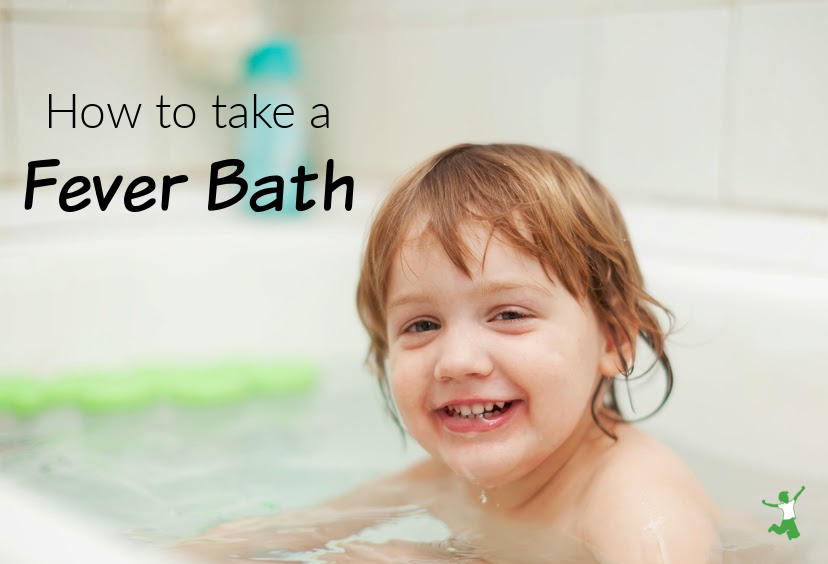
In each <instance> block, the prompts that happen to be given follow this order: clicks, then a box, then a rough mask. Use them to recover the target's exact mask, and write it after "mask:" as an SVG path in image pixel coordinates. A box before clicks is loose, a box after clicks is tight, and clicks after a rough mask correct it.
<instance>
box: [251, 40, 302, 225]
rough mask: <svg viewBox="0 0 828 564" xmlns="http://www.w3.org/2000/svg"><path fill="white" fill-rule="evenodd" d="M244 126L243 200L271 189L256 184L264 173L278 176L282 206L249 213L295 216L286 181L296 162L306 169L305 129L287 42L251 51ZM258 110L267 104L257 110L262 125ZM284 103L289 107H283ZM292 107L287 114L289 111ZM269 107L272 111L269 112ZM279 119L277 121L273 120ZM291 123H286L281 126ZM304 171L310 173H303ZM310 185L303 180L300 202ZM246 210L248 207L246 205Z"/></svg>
mask: <svg viewBox="0 0 828 564" xmlns="http://www.w3.org/2000/svg"><path fill="white" fill-rule="evenodd" d="M246 70H247V72H246V75H247V77H246V78H247V92H248V94H247V96H246V101H245V104H246V105H247V127H245V128H244V129H243V130H242V136H241V158H242V160H243V162H244V172H243V173H242V176H243V177H244V179H245V180H246V181H247V185H248V186H247V196H246V198H247V201H248V203H250V200H251V199H252V196H253V194H255V193H256V192H257V191H260V190H262V189H267V188H276V183H275V182H268V183H265V184H263V185H262V186H258V187H257V186H255V182H256V181H257V180H259V179H261V178H264V177H266V176H275V175H278V176H281V177H282V180H283V188H282V209H281V211H277V210H275V209H272V208H271V209H267V210H265V211H262V212H253V213H256V215H259V216H266V217H270V216H273V217H278V216H281V215H289V214H294V215H295V214H297V211H296V185H295V184H294V183H292V182H291V181H290V179H291V178H292V177H294V176H296V175H297V173H298V171H299V167H300V166H305V167H306V171H307V169H308V168H309V167H308V164H309V163H308V161H309V159H308V148H307V137H306V133H305V132H306V127H307V124H306V123H304V122H302V121H301V120H300V119H299V117H298V115H301V113H302V112H303V111H304V109H305V108H304V107H303V106H302V96H301V89H300V84H299V79H300V71H299V63H298V61H297V59H296V53H295V49H294V47H293V44H292V43H291V42H289V41H286V40H285V41H272V42H270V43H266V44H265V45H262V46H261V47H259V48H258V49H256V50H255V51H253V52H252V53H251V54H250V56H249V58H248V60H247V69H246ZM254 95H255V106H256V107H257V110H259V111H261V109H262V108H264V107H265V106H267V105H268V104H270V106H269V107H268V108H267V109H266V110H264V111H263V112H261V115H262V116H263V117H265V118H266V121H267V124H269V125H270V127H268V125H267V124H265V123H263V120H262V119H258V120H257V119H256V117H255V116H254V115H253V114H254V111H253V106H254ZM288 106H289V108H288ZM291 110H292V114H293V115H290V112H291ZM274 111H275V112H276V114H277V115H275V116H274ZM277 122H278V123H277ZM288 124H291V125H290V127H285V126H286V125H288ZM308 172H309V171H308ZM311 187H312V183H306V185H305V188H304V192H303V196H302V200H303V201H305V202H307V201H308V200H309V199H310V198H311V195H310V189H311ZM275 199H276V195H275V194H273V195H268V196H265V197H262V198H259V200H258V201H257V203H258V204H259V205H267V204H269V203H270V202H272V201H274V200H275ZM247 208H248V210H252V207H250V206H247Z"/></svg>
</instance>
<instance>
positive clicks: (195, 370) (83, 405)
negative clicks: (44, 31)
mask: <svg viewBox="0 0 828 564" xmlns="http://www.w3.org/2000/svg"><path fill="white" fill-rule="evenodd" d="M318 374H319V368H318V367H317V366H316V365H314V364H313V363H311V362H307V361H302V360H294V359H290V360H283V361H271V362H265V361H234V360H227V361H220V362H215V363H209V364H200V365H183V364H181V365H160V364H159V365H143V366H137V367H134V368H132V369H130V370H124V371H120V372H118V371H110V372H107V371H100V370H86V371H74V372H71V373H67V374H62V375H60V374H59V375H56V376H53V377H52V378H50V379H48V380H44V379H43V378H35V377H34V376H27V375H24V374H20V373H15V374H0V412H8V413H12V414H14V415H19V416H28V415H34V414H37V413H40V412H42V411H45V410H48V409H51V408H55V407H78V408H80V409H83V410H86V411H95V412H101V411H123V410H129V409H137V408H141V407H144V406H146V405H149V404H150V403H153V402H157V401H165V400H166V401H170V402H173V403H175V404H179V405H187V406H206V405H216V404H220V403H230V402H234V401H239V400H242V399H244V398H247V397H251V396H264V395H272V396H279V395H288V394H300V393H305V392H308V391H309V390H310V389H311V388H312V387H313V386H314V384H315V383H316V380H317V377H318Z"/></svg>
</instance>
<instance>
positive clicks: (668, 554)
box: [578, 425, 719, 564]
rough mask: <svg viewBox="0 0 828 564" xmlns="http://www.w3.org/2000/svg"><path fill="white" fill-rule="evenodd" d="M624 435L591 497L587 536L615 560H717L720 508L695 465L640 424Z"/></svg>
mask: <svg viewBox="0 0 828 564" xmlns="http://www.w3.org/2000/svg"><path fill="white" fill-rule="evenodd" d="M617 434H618V441H617V443H616V445H615V446H613V448H611V449H610V450H609V451H607V452H606V453H605V455H603V457H602V459H601V461H600V463H599V464H600V470H599V471H598V472H596V474H595V476H594V477H593V479H592V480H591V482H590V485H589V487H588V488H587V491H586V494H585V496H584V503H583V505H582V507H581V508H580V509H581V512H580V516H579V520H578V529H579V534H580V536H581V538H583V539H584V540H585V541H586V542H587V543H588V544H590V545H591V546H593V547H594V548H595V549H596V551H597V552H598V553H599V554H603V555H604V556H605V557H606V559H607V560H606V561H607V562H609V563H611V564H625V563H627V562H630V563H632V562H636V563H641V564H648V563H656V562H659V563H660V562H671V563H674V564H683V563H685V562H686V563H688V564H689V563H694V564H695V563H707V562H718V561H719V560H717V557H716V549H717V543H718V537H717V531H716V527H717V525H718V522H719V512H718V509H717V508H716V506H715V504H714V503H713V500H712V499H711V498H710V496H709V495H708V493H707V492H706V491H705V489H704V487H703V486H702V485H701V484H700V483H699V482H698V481H697V479H696V477H695V476H694V475H693V473H692V472H691V471H690V469H689V468H688V467H687V466H686V464H685V463H684V462H683V461H682V460H681V459H680V458H679V457H678V456H677V455H676V454H675V453H674V452H672V451H671V450H670V449H669V448H667V447H666V446H665V445H663V444H661V443H660V442H658V441H657V440H655V439H653V438H652V437H649V436H648V435H646V434H645V433H643V432H642V431H640V430H638V429H636V428H635V427H633V426H630V425H625V426H623V427H622V428H619V430H618V433H617Z"/></svg>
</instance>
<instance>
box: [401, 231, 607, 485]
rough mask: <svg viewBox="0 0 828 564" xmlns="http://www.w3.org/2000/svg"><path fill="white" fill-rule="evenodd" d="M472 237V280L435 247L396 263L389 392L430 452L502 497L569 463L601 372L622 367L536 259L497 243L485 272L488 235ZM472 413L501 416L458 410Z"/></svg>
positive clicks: (419, 247) (585, 308) (410, 251)
mask: <svg viewBox="0 0 828 564" xmlns="http://www.w3.org/2000/svg"><path fill="white" fill-rule="evenodd" d="M463 232H464V233H466V243H467V245H468V246H469V248H470V249H471V250H473V252H474V260H473V261H471V262H470V263H469V267H470V268H471V271H472V279H468V278H467V277H466V276H465V275H464V274H463V273H462V272H461V271H460V270H459V269H458V268H457V267H455V266H454V264H453V263H452V262H451V260H450V259H449V257H448V256H447V255H446V254H445V252H444V251H443V249H442V247H440V246H439V244H437V243H435V242H434V241H433V240H432V239H431V238H422V239H413V238H410V237H409V238H408V239H406V242H405V243H404V244H403V247H402V249H401V252H400V254H398V255H397V256H396V257H395V260H394V262H393V264H392V267H391V273H390V279H389V287H388V302H387V304H388V306H389V309H388V315H387V318H388V325H387V332H388V339H389V341H388V343H389V363H390V386H391V391H392V394H393V396H394V400H395V402H396V404H397V407H398V409H399V412H400V416H401V418H402V420H403V422H404V423H405V426H406V428H407V429H408V431H409V432H410V433H411V435H412V436H413V437H414V438H415V439H416V440H417V442H418V443H420V445H422V446H423V448H425V449H426V450H427V451H428V452H429V453H431V454H432V455H433V456H436V457H438V458H440V459H441V460H443V461H444V462H445V463H446V464H447V465H448V466H449V467H450V468H452V470H454V472H455V473H457V474H459V475H461V476H463V477H465V478H466V479H468V480H470V481H472V482H475V483H479V484H481V485H483V486H486V487H493V486H500V485H505V484H508V483H510V482H513V481H515V480H518V479H520V478H521V477H523V476H526V475H527V474H528V473H529V472H531V471H532V470H534V469H535V468H537V467H538V466H539V465H540V464H541V463H543V462H545V461H547V460H548V459H549V458H550V457H553V456H554V455H555V453H556V452H557V453H558V455H559V456H560V452H562V450H559V449H560V448H561V447H562V446H563V445H564V444H565V442H566V441H567V439H570V443H571V442H572V441H573V440H575V439H574V438H570V437H571V436H572V437H574V434H573V433H574V431H575V430H576V428H578V427H579V423H584V421H585V418H590V417H591V415H590V401H591V399H592V393H593V391H594V389H595V386H596V384H597V380H598V376H599V374H606V375H613V374H617V372H618V370H617V368H616V365H617V357H616V356H615V355H616V353H615V348H614V347H613V346H612V341H611V339H609V338H608V336H607V333H606V331H604V330H603V328H602V326H601V324H599V323H598V321H597V319H596V317H595V316H594V314H593V312H592V308H591V307H589V305H588V304H586V303H580V302H578V301H577V300H576V299H575V298H573V296H572V295H571V294H569V293H568V292H567V291H566V289H564V288H563V286H562V285H561V284H560V283H556V284H552V283H551V282H550V281H549V279H548V278H547V277H546V275H545V273H544V271H543V268H542V266H541V264H540V262H539V261H538V260H537V259H535V258H534V257H532V256H530V255H528V254H525V253H523V252H522V251H518V250H516V249H514V248H512V247H510V246H508V245H506V244H504V243H502V242H500V241H499V240H498V239H497V238H492V239H491V242H490V243H489V247H488V250H487V253H486V263H485V270H481V260H482V257H483V250H484V248H485V245H486V238H487V235H488V234H487V231H486V230H485V229H484V228H483V227H482V226H481V225H477V224H467V225H466V226H465V229H464V231H463ZM395 302H398V303H395ZM498 402H511V406H510V407H509V405H508V404H506V405H504V406H503V408H499V407H498ZM474 404H480V405H482V406H483V408H486V409H487V410H488V409H491V411H492V413H488V414H484V416H483V418H478V417H474V418H465V417H458V416H456V415H455V414H454V413H453V412H452V410H451V409H450V408H451V406H455V407H456V408H457V409H458V410H460V411H461V412H462V411H468V410H467V409H466V407H465V406H468V407H469V408H472V410H473V411H480V408H479V407H477V409H476V410H475V409H474V407H475V406H474ZM486 404H494V405H488V406H487V405H486ZM446 406H449V409H448V410H447V409H446ZM461 406H462V407H461ZM503 409H505V411H504V410H503ZM567 450H568V449H567Z"/></svg>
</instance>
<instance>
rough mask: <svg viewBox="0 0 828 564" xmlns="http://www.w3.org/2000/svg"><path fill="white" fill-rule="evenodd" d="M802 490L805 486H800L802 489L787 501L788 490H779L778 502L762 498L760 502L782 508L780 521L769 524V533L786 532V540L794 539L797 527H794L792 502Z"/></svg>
mask: <svg viewBox="0 0 828 564" xmlns="http://www.w3.org/2000/svg"><path fill="white" fill-rule="evenodd" d="M804 491H805V486H802V489H801V490H799V491H798V492H797V493H796V495H795V496H794V498H793V499H792V500H790V501H788V492H779V501H780V503H768V502H767V501H765V500H764V499H763V500H762V503H764V504H765V505H767V506H768V507H778V508H779V509H781V510H782V522H781V523H779V524H778V525H775V524H774V525H771V526H770V529H768V532H769V533H776V534H777V535H781V534H782V533H787V535H788V540H791V539H795V538H796V537H798V536H799V529H797V528H796V513H794V503H796V500H797V498H798V497H799V495H800V494H801V493H802V492H804Z"/></svg>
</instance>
